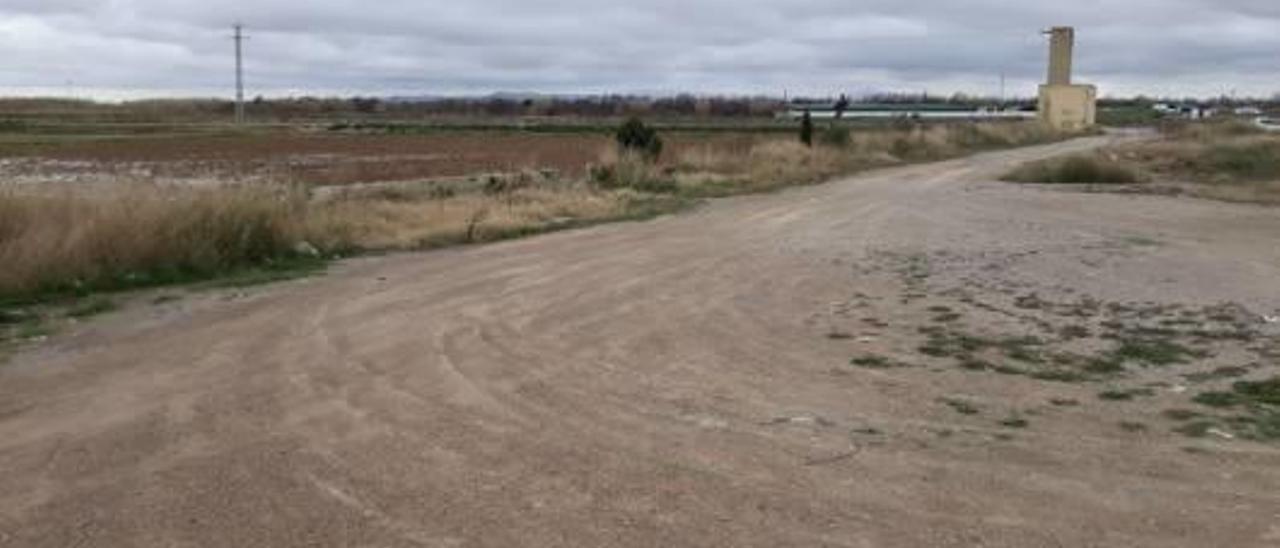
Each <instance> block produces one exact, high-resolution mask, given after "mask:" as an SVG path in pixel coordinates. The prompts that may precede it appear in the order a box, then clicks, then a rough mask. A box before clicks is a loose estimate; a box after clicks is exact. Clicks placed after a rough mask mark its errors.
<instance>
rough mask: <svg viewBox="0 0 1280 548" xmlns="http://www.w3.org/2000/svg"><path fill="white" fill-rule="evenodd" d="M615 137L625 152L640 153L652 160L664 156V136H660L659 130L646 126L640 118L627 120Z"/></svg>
mask: <svg viewBox="0 0 1280 548" xmlns="http://www.w3.org/2000/svg"><path fill="white" fill-rule="evenodd" d="M614 137H615V138H616V139H617V140H618V147H619V148H621V149H622V152H623V153H624V154H625V153H633V154H639V155H641V156H642V157H643V158H645V159H647V160H649V161H651V162H652V161H657V159H658V158H659V157H661V156H662V138H661V137H658V132H657V130H655V129H653V128H651V127H649V126H646V125H645V124H644V122H643V121H641V120H640V119H639V118H631V119H629V120H627V121H626V123H624V124H622V126H621V127H619V128H618V131H617V133H616V134H615V135H614Z"/></svg>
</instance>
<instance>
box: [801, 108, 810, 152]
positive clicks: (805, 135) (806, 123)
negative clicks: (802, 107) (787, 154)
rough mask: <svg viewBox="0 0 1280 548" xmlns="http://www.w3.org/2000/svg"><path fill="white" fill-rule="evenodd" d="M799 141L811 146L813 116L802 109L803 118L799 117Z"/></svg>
mask: <svg viewBox="0 0 1280 548" xmlns="http://www.w3.org/2000/svg"><path fill="white" fill-rule="evenodd" d="M800 142H801V143H804V146H807V147H811V146H813V116H812V115H811V114H809V111H807V110H806V111H804V118H801V119H800Z"/></svg>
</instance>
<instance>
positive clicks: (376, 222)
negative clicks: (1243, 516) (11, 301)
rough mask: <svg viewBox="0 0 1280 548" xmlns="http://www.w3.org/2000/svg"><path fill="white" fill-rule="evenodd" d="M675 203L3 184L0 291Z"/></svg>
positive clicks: (499, 233) (64, 288)
mask: <svg viewBox="0 0 1280 548" xmlns="http://www.w3.org/2000/svg"><path fill="white" fill-rule="evenodd" d="M673 205H675V200H674V199H665V200H664V199H663V198H661V197H655V196H652V195H644V194H641V193H637V192H635V191H632V190H629V189H621V190H616V191H599V190H596V189H592V188H590V187H588V186H586V185H584V184H574V185H560V186H557V187H543V188H513V189H510V190H501V191H499V192H492V193H486V192H472V193H466V194H459V195H439V194H435V193H431V192H420V193H419V192H401V193H385V192H373V193H368V194H363V195H362V194H352V195H349V196H342V197H339V198H337V199H325V200H320V199H315V198H313V197H311V196H310V195H309V194H308V192H307V191H306V190H305V189H302V188H300V187H297V186H287V185H267V186H217V187H207V188H197V187H190V186H157V185H151V184H118V185H97V186H92V187H85V186H78V187H77V186H66V185H56V186H55V185H42V186H40V187H17V188H9V189H6V190H3V191H0V264H3V265H5V268H3V269H0V298H4V297H10V298H12V297H15V296H19V295H30V294H40V293H55V294H56V293H66V292H79V291H84V290H93V289H115V288H127V287H135V286H141V285H149V284H154V283H164V282H171V281H185V280H190V279H199V278H206V277H209V276H213V275H217V274H220V273H224V272H228V271H233V270H235V269H238V268H244V267H250V266H260V265H263V264H270V263H272V262H277V261H287V260H291V259H299V258H309V257H310V256H311V255H313V254H316V253H319V254H322V255H323V254H330V253H335V252H344V251H349V250H388V249H416V248H422V247H430V246H435V245H444V244H452V243H466V242H479V241H488V240H494V239H500V238H506V237H511V236H517V235H521V234H527V233H532V232H538V231H544V230H548V229H554V228H558V227H564V226H573V225H577V224H582V223H588V222H598V221H603V220H610V219H617V218H624V217H634V216H641V215H645V214H649V213H653V212H656V211H660V210H663V209H670V207H672V206H673Z"/></svg>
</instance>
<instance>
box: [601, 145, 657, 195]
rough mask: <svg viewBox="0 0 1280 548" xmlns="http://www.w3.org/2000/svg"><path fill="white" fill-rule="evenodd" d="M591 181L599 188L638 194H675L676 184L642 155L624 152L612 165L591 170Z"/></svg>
mask: <svg viewBox="0 0 1280 548" xmlns="http://www.w3.org/2000/svg"><path fill="white" fill-rule="evenodd" d="M591 181H592V182H593V183H594V184H595V185H596V186H597V187H599V188H603V189H609V190H612V189H620V188H630V189H632V190H637V191H640V192H651V193H667V192H675V190H676V186H677V185H676V182H675V180H674V179H672V178H671V177H669V176H667V175H666V174H664V173H662V172H661V171H660V170H658V168H656V167H655V166H654V165H653V163H652V162H650V161H649V160H648V159H647V158H646V157H644V155H642V154H639V153H636V152H624V153H623V154H621V155H620V156H619V157H618V159H617V160H616V161H614V162H612V163H609V164H605V165H601V166H595V167H592V168H591Z"/></svg>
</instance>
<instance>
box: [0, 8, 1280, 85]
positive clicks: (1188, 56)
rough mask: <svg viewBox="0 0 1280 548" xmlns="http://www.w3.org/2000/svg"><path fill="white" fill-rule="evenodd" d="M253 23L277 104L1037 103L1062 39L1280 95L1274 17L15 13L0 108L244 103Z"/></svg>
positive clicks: (1152, 13)
mask: <svg viewBox="0 0 1280 548" xmlns="http://www.w3.org/2000/svg"><path fill="white" fill-rule="evenodd" d="M235 21H243V22H244V23H245V24H246V25H247V26H248V27H249V30H250V32H251V34H252V40H251V41H250V42H249V43H248V53H249V65H248V70H249V77H250V83H251V85H252V87H253V88H254V91H255V93H256V92H262V93H266V94H273V93H299V92H311V93H317V94H324V93H343V92H346V93H484V92H490V91H498V90H541V91H549V92H573V91H585V92H602V91H618V92H629V91H641V92H653V91H658V92H675V91H693V92H729V93H733V92H742V93H756V92H772V93H779V92H781V90H782V89H789V90H790V91H792V92H793V93H824V94H825V93H833V92H838V91H844V90H849V91H859V90H894V89H913V90H914V89H920V88H921V87H929V88H932V90H933V91H936V92H950V91H968V92H979V93H981V92H986V93H990V92H993V91H994V90H995V86H996V82H997V81H998V74H1000V73H1002V72H1003V73H1005V74H1006V75H1007V76H1008V78H1009V81H1010V82H1011V83H1012V84H1013V86H1014V90H1015V91H1017V92H1019V93H1024V94H1025V93H1031V92H1032V91H1033V90H1034V87H1033V86H1034V84H1035V83H1036V82H1037V81H1038V80H1039V78H1040V77H1041V73H1042V72H1043V63H1044V56H1045V53H1044V49H1045V48H1044V43H1043V38H1042V37H1040V36H1039V35H1038V31H1039V30H1040V29H1042V28H1045V27H1048V26H1051V25H1055V24H1071V25H1075V26H1077V27H1078V28H1079V37H1080V44H1079V55H1078V59H1077V66H1078V67H1079V70H1080V72H1081V74H1082V77H1085V78H1090V79H1093V80H1095V81H1096V83H1098V84H1099V85H1100V86H1101V87H1102V88H1103V91H1104V93H1106V92H1108V91H1122V92H1125V93H1132V92H1141V91H1151V92H1162V93H1167V92H1171V90H1172V91H1176V92H1179V93H1194V94H1210V93H1219V92H1220V90H1221V89H1222V88H1223V87H1224V85H1229V86H1231V87H1236V88H1238V89H1239V90H1240V91H1242V92H1247V93H1259V94H1263V93H1265V94H1268V95H1269V94H1271V93H1273V92H1275V91H1280V78H1278V77H1280V5H1277V4H1276V2H1275V1H1274V0H1222V1H1213V0H1129V1H1126V2H1124V3H1120V2H1115V1H1114V0H1076V1H1073V2H1069V3H1052V4H1050V3H1047V2H1041V1H1029V0H950V1H943V0H927V1H915V2H909V1H904V0H791V1H785V2H784V1H773V2H765V1H761V0H632V1H630V2H625V3H605V2H599V1H587V0H564V1H559V2H544V1H519V0H472V1H469V2H445V1H426V2H424V1H420V0H381V1H376V2H375V1H372V0H365V1H363V2H359V1H355V0H312V1H309V2H298V1H296V0H254V1H249V0H222V1H211V0H4V2H3V3H2V4H0V51H5V52H6V60H5V62H4V63H3V64H0V89H3V90H5V91H7V92H9V93H21V92H22V90H23V89H48V88H56V87H58V86H60V85H61V84H62V83H63V82H65V81H72V80H74V81H75V82H76V86H77V87H79V88H81V89H83V90H85V91H84V92H87V93H101V94H109V93H127V94H130V95H148V94H167V93H175V92H180V93H192V94H201V95H209V94H217V95H226V86H227V83H228V81H229V80H230V78H229V70H230V67H231V59H230V55H229V54H230V41H229V26H230V25H231V24H232V23H233V22H235ZM1224 82H1226V84H1224Z"/></svg>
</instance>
